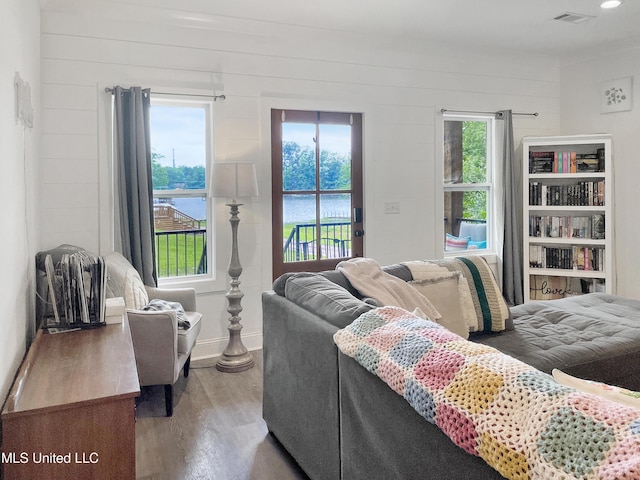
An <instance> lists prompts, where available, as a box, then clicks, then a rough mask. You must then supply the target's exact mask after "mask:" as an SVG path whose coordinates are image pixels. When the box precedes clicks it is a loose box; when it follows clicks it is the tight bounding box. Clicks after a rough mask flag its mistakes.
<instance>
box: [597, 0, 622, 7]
mask: <svg viewBox="0 0 640 480" xmlns="http://www.w3.org/2000/svg"><path fill="white" fill-rule="evenodd" d="M621 3H622V2H621V1H620V0H606V1H604V2H602V3H601V4H600V8H616V7H619V6H620V4H621Z"/></svg>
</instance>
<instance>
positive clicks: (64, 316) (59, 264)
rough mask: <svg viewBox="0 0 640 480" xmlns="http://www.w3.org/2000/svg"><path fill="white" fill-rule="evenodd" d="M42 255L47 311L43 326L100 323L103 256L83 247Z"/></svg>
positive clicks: (91, 324)
mask: <svg viewBox="0 0 640 480" xmlns="http://www.w3.org/2000/svg"><path fill="white" fill-rule="evenodd" d="M56 260H57V261H55V262H54V259H53V256H52V255H51V254H46V255H45V257H44V270H45V272H44V274H45V276H46V282H47V287H48V288H47V301H46V303H47V305H48V308H47V312H46V313H45V318H44V319H43V322H42V324H41V326H43V327H78V326H80V327H81V326H93V325H97V324H102V323H104V311H105V303H106V298H105V297H106V280H107V268H106V265H105V263H104V259H103V257H100V256H98V255H94V254H92V253H90V252H87V251H86V250H82V249H78V250H77V251H75V252H72V253H62V254H61V255H60V256H57V255H56Z"/></svg>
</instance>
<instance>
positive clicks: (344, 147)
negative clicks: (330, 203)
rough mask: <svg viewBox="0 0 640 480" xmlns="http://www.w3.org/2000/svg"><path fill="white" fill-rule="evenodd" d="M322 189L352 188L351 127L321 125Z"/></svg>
mask: <svg viewBox="0 0 640 480" xmlns="http://www.w3.org/2000/svg"><path fill="white" fill-rule="evenodd" d="M319 139H320V189H321V190H350V189H351V127H350V126H349V125H327V124H321V125H320V135H319Z"/></svg>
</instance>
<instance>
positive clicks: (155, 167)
mask: <svg viewBox="0 0 640 480" xmlns="http://www.w3.org/2000/svg"><path fill="white" fill-rule="evenodd" d="M163 158H164V155H160V154H159V153H155V152H152V153H151V177H152V178H153V188H154V190H160V189H165V188H167V186H168V185H169V176H168V175H167V171H166V170H165V168H164V167H163V166H162V165H160V160H162V159H163Z"/></svg>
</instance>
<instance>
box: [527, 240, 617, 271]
mask: <svg viewBox="0 0 640 480" xmlns="http://www.w3.org/2000/svg"><path fill="white" fill-rule="evenodd" d="M604 256H605V251H604V247H586V246H578V245H573V246H570V247H547V246H545V245H529V266H530V267H531V268H560V269H563V270H594V271H598V272H602V271H604V269H605V265H604Z"/></svg>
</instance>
